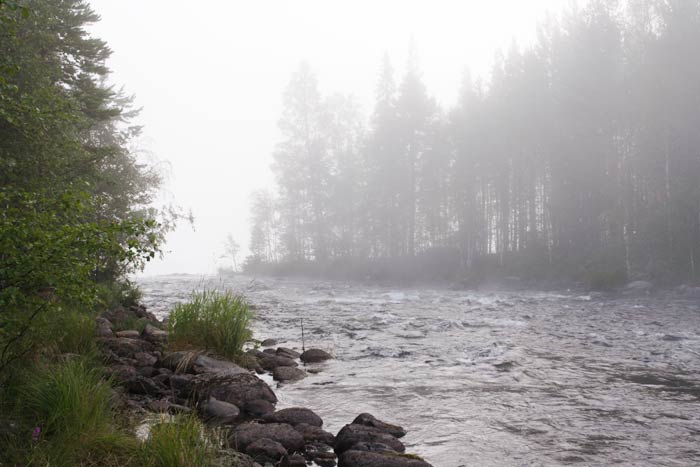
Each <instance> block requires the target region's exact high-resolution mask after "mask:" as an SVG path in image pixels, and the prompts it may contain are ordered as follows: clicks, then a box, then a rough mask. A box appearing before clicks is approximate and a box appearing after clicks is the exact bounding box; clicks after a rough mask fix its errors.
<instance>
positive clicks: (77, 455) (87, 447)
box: [16, 358, 139, 467]
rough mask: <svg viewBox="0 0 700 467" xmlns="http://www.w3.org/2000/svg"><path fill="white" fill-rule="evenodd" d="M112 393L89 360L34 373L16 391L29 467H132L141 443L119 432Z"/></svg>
mask: <svg viewBox="0 0 700 467" xmlns="http://www.w3.org/2000/svg"><path fill="white" fill-rule="evenodd" d="M112 395H113V392H112V388H111V385H110V383H109V381H107V380H106V379H105V378H104V377H103V375H102V373H101V371H100V370H99V369H98V368H96V367H94V366H92V365H91V364H90V363H89V361H88V360H86V359H82V358H74V359H71V360H69V361H66V362H62V363H59V364H53V365H49V366H44V367H37V368H33V369H31V370H30V371H29V372H27V373H26V375H25V376H24V378H23V379H22V381H21V382H20V383H19V386H18V388H17V389H16V407H17V409H18V410H20V411H21V414H20V416H21V419H22V421H23V422H24V426H25V427H26V428H25V433H24V435H23V436H21V438H22V439H23V440H26V441H25V442H24V443H22V442H20V444H19V446H18V447H19V449H18V450H19V451H22V448H24V450H25V451H26V452H27V457H28V462H27V464H29V465H51V466H58V467H60V466H66V467H67V466H76V465H81V466H91V465H95V466H97V465H132V462H133V460H135V459H136V456H137V455H138V449H139V445H138V441H137V440H136V439H135V437H133V436H130V435H128V434H127V433H126V432H124V431H122V430H121V429H119V428H118V427H117V426H116V424H115V421H114V412H113V410H112Z"/></svg>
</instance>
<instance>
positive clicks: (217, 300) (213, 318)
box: [168, 290, 252, 358]
mask: <svg viewBox="0 0 700 467" xmlns="http://www.w3.org/2000/svg"><path fill="white" fill-rule="evenodd" d="M251 319H252V312H251V311H250V309H249V308H248V304H247V303H246V302H245V300H244V299H243V298H242V297H239V296H235V295H233V294H232V293H231V292H217V291H213V290H204V291H202V292H193V293H192V298H191V299H190V301H189V302H188V303H180V304H178V305H176V306H175V308H174V309H173V310H172V312H171V313H170V316H169V317H168V341H169V345H170V346H171V347H172V348H173V349H179V350H186V349H203V350H211V351H214V352H215V353H217V354H219V355H221V356H223V357H227V358H237V357H239V356H240V355H241V354H242V349H243V344H245V343H246V342H247V341H249V340H250V339H251V337H252V333H251V330H250V328H249V325H250V321H251Z"/></svg>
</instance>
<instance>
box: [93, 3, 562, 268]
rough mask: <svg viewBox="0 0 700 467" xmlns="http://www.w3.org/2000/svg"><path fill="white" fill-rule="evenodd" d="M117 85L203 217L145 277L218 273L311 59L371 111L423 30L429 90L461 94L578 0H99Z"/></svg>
mask: <svg viewBox="0 0 700 467" xmlns="http://www.w3.org/2000/svg"><path fill="white" fill-rule="evenodd" d="M90 3H91V5H92V6H93V8H94V9H95V11H97V13H99V14H100V15H101V16H102V21H101V22H99V23H98V24H96V25H95V26H94V27H93V28H92V31H93V33H94V34H95V35H96V36H97V37H100V38H102V39H104V40H106V41H107V43H108V44H109V45H110V47H111V48H112V49H113V51H114V54H113V55H112V58H111V60H110V62H109V65H110V67H111V69H112V71H113V81H114V83H116V84H118V85H123V86H124V87H125V90H126V91H127V92H128V93H130V94H131V93H133V94H135V95H136V105H137V106H139V107H143V112H142V114H141V116H140V117H139V120H138V123H141V124H143V125H144V136H143V140H142V141H141V142H140V146H141V147H142V148H143V149H146V150H148V151H150V152H151V153H152V154H153V157H155V158H156V159H157V160H159V161H161V162H162V163H163V165H164V167H168V169H167V173H168V176H167V180H166V182H165V184H164V185H165V186H164V193H163V198H164V199H165V200H167V201H174V202H175V203H176V204H178V205H180V206H182V207H183V208H185V209H191V210H192V212H193V214H194V216H195V225H194V230H193V229H192V227H190V226H189V225H184V224H183V225H181V227H179V228H178V230H177V231H175V232H173V233H171V234H170V235H169V237H168V243H167V245H166V250H167V253H166V256H165V258H164V259H163V260H157V261H155V262H152V263H151V264H149V266H148V267H147V268H146V271H145V273H146V274H163V273H172V272H187V273H208V272H214V271H215V269H216V267H217V265H219V264H224V262H225V260H222V259H219V257H220V256H221V255H222V254H223V243H224V241H225V238H226V235H227V234H228V233H229V232H230V233H232V234H233V236H234V238H236V239H237V241H238V242H239V243H241V245H242V246H243V251H242V252H241V256H240V259H242V258H243V257H244V256H245V254H246V252H247V248H246V246H247V244H248V217H249V211H248V201H249V194H250V192H251V191H253V190H254V189H257V188H265V187H271V186H272V182H273V177H272V173H271V172H270V168H269V167H270V163H271V161H272V158H271V152H272V149H273V147H274V145H275V142H276V141H277V140H278V131H277V120H278V118H279V115H280V112H281V103H282V93H283V90H284V88H285V86H286V84H287V82H288V80H289V77H290V75H291V73H292V72H293V71H294V70H296V68H297V67H298V65H299V63H300V61H302V60H307V61H308V62H309V63H310V65H311V67H312V68H313V69H314V71H315V72H316V74H317V76H318V80H319V85H320V87H321V91H322V92H323V93H324V94H330V93H334V92H342V93H349V94H353V95H354V96H355V97H356V98H357V99H358V101H359V102H360V103H361V104H362V105H363V107H364V110H365V111H366V112H369V111H371V108H372V102H373V97H374V88H375V84H376V81H377V72H378V69H379V64H380V61H381V58H382V56H383V54H384V52H388V53H389V55H390V57H391V59H392V62H393V65H394V68H395V70H396V73H397V76H396V78H397V81H398V80H399V79H400V77H401V74H402V69H403V64H404V62H405V60H406V56H407V51H408V44H409V41H410V39H411V38H413V39H414V41H415V44H416V47H417V51H418V55H419V62H420V64H421V68H422V70H423V78H424V81H425V83H426V85H427V86H428V89H429V92H430V93H432V95H433V96H434V97H435V98H436V99H437V101H438V102H440V103H441V104H442V105H444V106H450V105H452V103H453V102H454V100H455V98H456V96H457V93H458V91H459V86H460V82H461V78H462V75H463V72H464V70H465V69H467V68H469V69H470V70H471V71H472V73H473V74H474V75H480V76H485V75H487V73H488V70H489V68H490V66H491V63H492V62H493V57H494V53H495V51H496V50H497V49H503V50H507V49H508V48H509V47H510V45H511V44H512V42H513V41H514V40H515V41H517V42H518V43H519V44H524V45H526V44H529V43H531V42H532V41H533V40H534V38H535V35H536V25H537V22H538V21H540V20H542V19H544V18H545V16H546V14H547V12H548V11H549V12H552V13H555V14H557V13H558V12H559V11H561V9H562V8H564V7H566V6H568V5H569V1H568V0H462V1H458V0H455V1H441V0H430V1H426V0H423V1H407V0H403V1H402V0H386V1H383V0H374V1H372V0H345V1H334V0H294V1H291V0H288V1H284V0H279V1H266V0H246V1H238V0H236V1H225V0H208V1H206V2H204V1H202V2H199V1H195V2H193V1H182V0H91V1H90Z"/></svg>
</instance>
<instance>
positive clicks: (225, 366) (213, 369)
mask: <svg viewBox="0 0 700 467" xmlns="http://www.w3.org/2000/svg"><path fill="white" fill-rule="evenodd" d="M192 371H194V372H195V373H216V374H220V375H237V374H241V373H248V370H246V369H245V368H242V367H240V366H238V365H236V364H235V363H233V362H229V361H227V360H218V359H216V358H212V357H207V356H206V355H198V356H197V358H195V360H194V362H193V363H192Z"/></svg>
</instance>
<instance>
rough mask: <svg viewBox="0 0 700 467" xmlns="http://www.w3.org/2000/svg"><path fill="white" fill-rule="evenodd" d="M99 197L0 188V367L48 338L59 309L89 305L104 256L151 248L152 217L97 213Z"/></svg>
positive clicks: (122, 256)
mask: <svg viewBox="0 0 700 467" xmlns="http://www.w3.org/2000/svg"><path fill="white" fill-rule="evenodd" d="M97 202H98V200H96V199H94V198H90V197H88V196H87V195H86V194H84V193H81V192H77V191H66V192H63V193H60V194H58V195H56V194H51V193H26V192H21V191H10V190H5V189H2V190H0V206H2V207H3V209H2V210H0V310H2V313H0V374H2V373H3V370H5V369H6V368H7V367H8V366H9V365H10V364H11V363H12V362H15V361H18V360H21V359H22V358H23V357H27V356H31V354H33V353H35V351H37V350H40V349H41V348H42V347H44V346H46V344H47V343H50V342H53V340H52V339H53V338H54V337H55V333H53V332H52V331H53V330H55V322H57V321H58V322H60V317H61V315H64V314H66V313H69V312H71V311H73V310H78V309H81V310H88V311H90V310H93V308H94V306H95V303H96V299H97V285H96V284H97V283H96V280H95V277H96V275H98V274H99V271H100V270H101V269H102V268H103V267H105V264H107V263H112V262H118V263H120V264H124V265H138V264H142V263H143V262H145V261H148V260H150V259H151V258H153V257H154V256H155V253H156V251H157V248H158V245H157V237H156V235H155V234H154V233H153V229H154V228H156V227H157V226H156V224H155V223H154V222H153V221H150V220H146V221H120V222H114V221H109V220H96V217H95V213H96V207H95V203H97Z"/></svg>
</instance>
